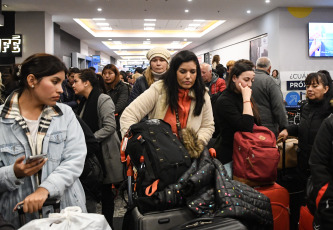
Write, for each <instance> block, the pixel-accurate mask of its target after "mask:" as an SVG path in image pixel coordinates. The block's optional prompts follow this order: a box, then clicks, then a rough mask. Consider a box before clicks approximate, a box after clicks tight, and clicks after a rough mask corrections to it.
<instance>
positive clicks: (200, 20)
mask: <svg viewBox="0 0 333 230" xmlns="http://www.w3.org/2000/svg"><path fill="white" fill-rule="evenodd" d="M193 21H194V22H204V21H206V20H204V19H194V20H193Z"/></svg>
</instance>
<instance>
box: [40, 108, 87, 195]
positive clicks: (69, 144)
mask: <svg viewBox="0 0 333 230" xmlns="http://www.w3.org/2000/svg"><path fill="white" fill-rule="evenodd" d="M68 110H70V109H69V108H68ZM63 116H66V121H67V129H66V139H65V140H64V141H65V143H64V148H63V151H62V154H61V162H60V164H59V165H58V166H57V167H56V168H55V169H54V171H53V172H52V173H51V174H50V175H48V177H47V178H46V179H45V180H44V181H43V182H42V183H41V184H40V186H39V187H41V188H45V189H46V190H47V191H48V192H49V195H50V197H61V196H62V195H63V194H64V191H65V190H66V189H67V188H68V187H70V186H72V184H73V183H74V182H75V180H77V179H78V178H79V176H80V175H81V173H82V171H83V166H84V160H85V158H86V154H87V148H86V143H85V140H84V134H83V131H82V128H81V126H80V124H79V122H78V121H77V119H76V117H75V115H74V112H73V111H72V110H70V111H69V112H68V111H67V113H64V115H63Z"/></svg>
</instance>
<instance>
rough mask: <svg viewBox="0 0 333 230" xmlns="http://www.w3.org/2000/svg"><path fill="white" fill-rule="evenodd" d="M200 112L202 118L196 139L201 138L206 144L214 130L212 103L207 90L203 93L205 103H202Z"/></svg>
mask: <svg viewBox="0 0 333 230" xmlns="http://www.w3.org/2000/svg"><path fill="white" fill-rule="evenodd" d="M201 113H202V120H201V125H200V129H199V130H198V132H197V134H198V139H199V140H202V141H203V143H204V145H207V143H208V142H209V140H210V139H211V138H212V135H213V133H214V130H215V127H214V117H213V110H212V104H211V101H210V97H209V94H208V93H207V92H206V93H205V104H204V105H203V108H202V111H201Z"/></svg>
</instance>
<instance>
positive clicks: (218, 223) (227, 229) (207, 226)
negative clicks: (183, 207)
mask: <svg viewBox="0 0 333 230" xmlns="http://www.w3.org/2000/svg"><path fill="white" fill-rule="evenodd" d="M184 229H196V230H199V229H202V230H203V229H204V230H213V229H223V230H247V228H246V227H245V226H244V225H243V224H242V223H241V222H240V221H238V220H235V219H232V218H222V217H215V218H197V219H194V220H190V221H188V222H186V223H184V224H181V225H180V226H177V227H175V228H172V230H184Z"/></svg>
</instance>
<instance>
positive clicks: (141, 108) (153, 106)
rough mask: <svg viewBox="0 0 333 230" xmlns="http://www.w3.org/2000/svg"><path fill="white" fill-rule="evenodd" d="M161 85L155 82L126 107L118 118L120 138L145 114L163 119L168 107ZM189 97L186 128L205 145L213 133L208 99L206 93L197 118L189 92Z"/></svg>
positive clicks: (164, 91)
mask: <svg viewBox="0 0 333 230" xmlns="http://www.w3.org/2000/svg"><path fill="white" fill-rule="evenodd" d="M163 83H164V82H163V81H161V80H160V81H157V82H155V83H154V84H152V85H151V86H150V87H149V89H147V90H146V91H145V92H144V93H142V94H141V95H140V96H139V97H137V98H136V99H135V100H134V101H133V102H132V103H131V104H130V105H129V106H127V108H126V109H125V110H124V112H123V114H122V116H121V118H120V127H121V129H120V130H121V134H122V136H124V135H125V133H126V131H127V130H128V128H129V127H130V126H131V125H133V124H136V123H138V122H139V121H140V120H141V119H142V118H144V117H145V116H146V115H147V114H148V118H149V119H153V118H156V119H162V120H163V119H164V117H165V114H166V112H167V110H168V105H167V104H166V95H167V92H166V90H165V87H164V84H163ZM189 95H190V96H191V97H192V101H191V107H190V112H189V113H190V114H189V116H188V120H187V125H186V127H187V128H192V129H193V130H194V131H195V132H196V133H197V135H198V139H199V140H202V141H203V143H204V144H205V145H207V143H208V141H209V140H210V139H211V137H212V135H213V132H214V118H213V112H212V105H211V102H210V97H209V95H208V93H207V92H206V93H205V96H204V97H205V103H204V105H203V108H202V111H201V114H200V115H199V116H194V115H193V112H194V107H195V96H194V92H193V91H191V92H190V93H189Z"/></svg>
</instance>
